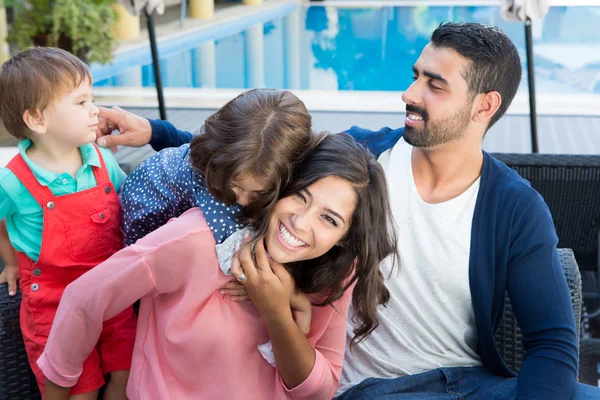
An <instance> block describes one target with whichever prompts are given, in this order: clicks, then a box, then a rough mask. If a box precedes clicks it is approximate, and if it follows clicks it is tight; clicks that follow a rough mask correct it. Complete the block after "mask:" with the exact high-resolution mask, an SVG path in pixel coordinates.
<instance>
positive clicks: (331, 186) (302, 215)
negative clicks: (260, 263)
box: [265, 176, 357, 264]
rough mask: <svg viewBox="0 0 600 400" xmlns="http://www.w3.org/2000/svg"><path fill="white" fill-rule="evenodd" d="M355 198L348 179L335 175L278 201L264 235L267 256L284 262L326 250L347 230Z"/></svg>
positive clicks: (313, 256)
mask: <svg viewBox="0 0 600 400" xmlns="http://www.w3.org/2000/svg"><path fill="white" fill-rule="evenodd" d="M356 200H357V198H356V192H355V191H354V188H353V187H352V185H351V184H350V182H348V181H346V180H344V179H341V178H338V177H336V176H328V177H326V178H323V179H320V180H318V181H317V182H315V183H314V184H312V185H310V186H308V187H307V188H306V189H304V190H303V191H301V192H299V193H296V194H293V195H291V196H288V197H285V198H283V199H281V200H279V201H278V202H277V204H276V205H275V208H274V210H273V214H272V215H271V219H270V221H269V229H268V231H267V236H266V238H265V244H266V247H267V250H268V252H269V255H270V256H271V257H272V258H273V259H274V260H275V261H277V262H279V263H281V264H284V263H289V262H294V261H303V260H311V259H314V258H317V257H320V256H322V255H323V254H325V253H327V252H328V251H329V250H330V249H331V248H332V247H333V246H335V245H336V244H338V243H339V241H340V240H341V239H342V237H344V235H345V234H346V232H348V229H349V228H350V223H351V221H350V218H351V216H352V214H353V213H354V209H355V207H356Z"/></svg>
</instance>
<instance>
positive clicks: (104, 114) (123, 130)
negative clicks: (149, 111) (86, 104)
mask: <svg viewBox="0 0 600 400" xmlns="http://www.w3.org/2000/svg"><path fill="white" fill-rule="evenodd" d="M98 109H99V110H100V113H99V114H98V117H99V121H98V128H97V129H96V144H97V145H98V146H100V147H109V148H110V149H111V150H112V151H117V146H129V147H142V146H144V145H146V144H148V143H150V139H151V138H152V126H150V122H149V121H148V120H147V119H146V118H143V117H140V116H138V115H135V114H133V113H130V112H129V111H125V110H123V109H121V108H119V107H112V108H110V109H109V108H104V107H98ZM115 130H117V131H119V132H120V135H118V136H116V135H112V132H113V131H115Z"/></svg>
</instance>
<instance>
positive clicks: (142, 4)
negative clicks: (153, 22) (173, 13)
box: [119, 0, 165, 15]
mask: <svg viewBox="0 0 600 400" xmlns="http://www.w3.org/2000/svg"><path fill="white" fill-rule="evenodd" d="M119 3H121V4H122V5H123V6H125V8H126V9H127V11H129V12H130V13H131V14H133V15H140V14H141V12H142V10H144V11H145V12H147V13H148V14H152V13H153V12H154V11H156V12H157V13H158V14H161V15H162V14H163V13H164V12H165V2H164V1H163V0H119Z"/></svg>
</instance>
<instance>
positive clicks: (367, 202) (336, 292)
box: [255, 133, 398, 344]
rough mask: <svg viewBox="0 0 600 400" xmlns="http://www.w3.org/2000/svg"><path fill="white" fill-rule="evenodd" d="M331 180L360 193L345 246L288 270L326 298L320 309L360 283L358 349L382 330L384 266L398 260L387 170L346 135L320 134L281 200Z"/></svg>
mask: <svg viewBox="0 0 600 400" xmlns="http://www.w3.org/2000/svg"><path fill="white" fill-rule="evenodd" d="M328 176H337V177H339V178H342V179H344V180H346V181H348V182H350V183H351V184H352V186H353V187H354V190H355V191H356V194H357V204H356V209H355V210H354V213H353V215H352V218H351V219H350V228H349V230H348V232H347V233H346V235H345V237H344V238H343V239H342V240H341V242H340V244H339V245H337V246H334V247H333V248H332V249H331V250H329V251H328V252H327V253H325V254H324V255H323V256H321V257H318V258H316V259H312V260H306V261H301V262H296V263H290V264H287V265H286V267H287V269H288V270H289V271H290V273H291V274H292V276H293V277H294V280H295V281H296V288H297V289H298V290H300V291H302V292H303V293H307V294H325V295H326V296H327V297H326V299H325V300H324V301H323V302H321V303H320V304H319V305H321V306H325V305H329V304H331V303H333V302H334V301H336V300H338V299H339V298H340V297H342V295H343V294H344V292H345V291H346V290H347V289H348V288H349V287H350V286H351V285H352V284H353V283H354V282H356V286H355V287H354V291H353V293H352V305H353V307H354V311H355V314H356V317H357V318H358V319H359V320H360V325H359V326H358V327H357V328H356V329H355V330H354V334H355V336H354V338H353V339H352V344H353V343H355V342H356V341H361V340H363V339H365V338H366V337H367V336H369V335H370V334H371V332H373V330H374V329H375V328H376V327H377V326H378V325H379V321H378V320H377V306H378V305H380V304H387V302H388V300H389V297H390V294H389V291H388V290H387V288H386V287H385V284H384V277H383V274H382V273H381V271H380V269H379V263H380V262H381V261H382V260H383V259H384V258H386V257H388V256H390V255H391V256H392V257H394V258H396V259H397V247H398V246H397V242H396V232H395V228H394V225H393V222H392V221H393V220H392V214H391V208H390V204H389V199H388V190H387V183H386V180H385V175H384V172H383V169H382V168H381V166H380V165H379V164H378V163H377V160H375V157H373V155H372V154H371V153H370V152H369V151H368V150H367V149H365V148H364V147H362V146H361V145H360V144H358V143H356V141H355V140H354V139H353V138H352V137H350V136H349V135H347V134H345V133H338V134H327V135H324V134H323V135H315V138H314V140H313V145H312V146H311V149H309V150H308V152H307V156H306V157H305V159H304V160H303V161H302V162H301V163H300V164H299V165H298V166H297V168H296V172H295V174H294V177H293V179H292V181H291V183H290V184H289V185H287V186H286V187H285V188H284V189H283V191H282V193H281V196H280V198H283V197H287V196H292V195H294V194H296V193H299V192H300V191H302V190H303V189H305V188H306V187H307V186H310V185H312V184H313V183H315V182H317V181H318V180H320V179H323V178H325V177H328ZM269 220H270V218H268V216H265V217H262V216H261V218H258V219H256V220H255V225H256V226H257V229H258V235H257V237H262V236H263V235H264V234H265V233H266V231H267V229H268V224H269Z"/></svg>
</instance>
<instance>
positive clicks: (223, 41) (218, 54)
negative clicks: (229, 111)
mask: <svg viewBox="0 0 600 400" xmlns="http://www.w3.org/2000/svg"><path fill="white" fill-rule="evenodd" d="M312 4H315V3H312ZM363 4H364V3H363ZM279 14H280V15H273V16H272V17H271V18H270V19H269V20H266V21H262V22H256V21H252V22H251V25H249V26H248V25H246V26H241V27H239V28H236V29H237V31H236V32H229V33H228V34H227V35H226V36H224V37H218V36H219V35H215V36H213V37H212V38H207V37H203V38H202V39H199V40H198V41H197V42H194V41H193V40H189V38H188V39H186V38H185V37H182V38H181V39H180V40H181V42H180V43H179V45H175V46H172V45H171V46H168V47H166V48H161V50H160V51H161V61H160V65H161V72H162V80H163V85H164V86H165V87H177V88H182V87H184V88H185V87H188V88H189V87H197V88H218V89H221V88H235V89H244V88H252V87H275V88H285V89H303V90H336V91H348V90H367V91H373V90H377V91H401V90H404V89H406V88H407V87H408V85H409V84H410V82H411V78H412V72H411V66H412V65H413V63H414V62H415V61H416V59H417V58H418V56H419V53H420V51H421V50H422V48H423V47H424V46H425V44H426V43H427V42H428V40H429V36H430V35H431V32H432V31H433V30H434V29H435V27H437V26H438V25H439V24H440V23H441V22H443V21H474V22H481V23H486V24H494V25H498V26H500V27H501V28H502V29H503V30H504V31H505V32H506V33H507V34H508V35H509V36H510V38H511V39H512V40H513V41H514V42H515V44H516V45H517V47H518V49H519V51H520V52H521V56H522V60H523V66H524V67H525V38H524V29H523V25H522V24H521V23H508V22H505V21H504V20H503V19H502V18H501V17H500V12H499V7H495V6H453V7H445V6H444V7H442V6H395V7H390V6H381V7H373V8H358V7H335V6H330V5H325V6H321V5H311V6H301V7H294V8H291V9H289V10H285V12H282V13H279ZM598 26H600V7H589V6H580V7H566V6H561V7H552V8H551V9H550V12H549V14H548V15H547V16H546V18H545V19H544V20H543V21H541V22H536V23H534V25H533V35H534V54H535V67H536V89H537V91H538V92H539V93H550V94H554V93H556V94H561V93H564V94H578V93H588V94H597V95H598V96H600V30H599V29H597V27H598ZM127 58H128V55H127V54H120V55H117V62H116V63H115V67H110V66H108V67H100V66H92V73H93V75H94V78H95V81H96V83H95V86H97V87H119V86H154V76H153V71H152V65H151V64H150V61H149V60H145V61H144V60H142V61H140V59H139V58H138V59H132V60H131V61H130V62H129V61H128V60H127ZM117 65H118V66H117ZM525 80H526V74H525V75H524V80H523V83H522V85H521V90H522V91H523V92H525V91H526V90H527V86H526V82H525Z"/></svg>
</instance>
